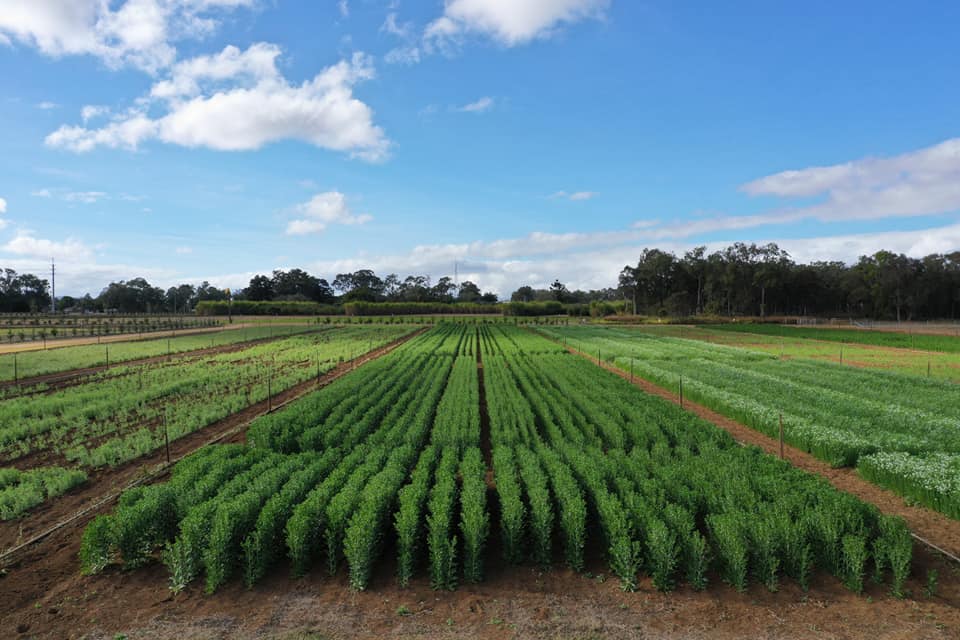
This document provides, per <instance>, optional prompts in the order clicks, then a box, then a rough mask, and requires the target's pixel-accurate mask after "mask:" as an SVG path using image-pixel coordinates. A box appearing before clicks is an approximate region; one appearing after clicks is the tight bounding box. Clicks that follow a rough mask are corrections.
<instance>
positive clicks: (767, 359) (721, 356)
mask: <svg viewBox="0 0 960 640" xmlns="http://www.w3.org/2000/svg"><path fill="white" fill-rule="evenodd" d="M543 331H544V333H546V334H547V335H550V336H552V337H554V338H555V339H557V340H560V341H566V342H567V344H569V345H570V346H573V347H576V348H578V349H580V350H582V351H583V352H585V353H587V354H589V355H590V356H591V357H595V356H596V355H597V354H598V353H599V354H600V356H601V357H602V358H603V359H604V360H606V361H608V362H612V363H614V364H616V365H617V366H618V367H620V368H621V369H623V370H629V371H632V372H633V374H634V375H636V376H639V377H642V378H644V379H646V380H649V381H651V382H654V383H655V384H658V385H661V386H663V387H666V388H668V389H674V390H676V391H678V392H679V387H680V380H681V377H682V379H683V393H684V396H685V397H686V398H689V399H690V400H693V401H695V402H699V403H702V404H704V405H707V406H709V407H711V408H712V409H714V410H716V411H719V412H720V413H723V414H724V415H727V416H729V417H731V418H733V419H735V420H738V421H740V422H743V423H744V424H746V425H748V426H750V427H752V428H754V429H757V430H758V431H761V432H763V433H765V434H767V435H769V436H771V437H778V436H779V421H780V416H781V415H782V416H783V421H784V439H785V440H786V441H787V442H788V443H789V444H791V445H793V446H795V447H798V448H800V449H803V450H804V451H807V452H809V453H811V454H813V455H815V456H816V457H818V458H820V459H821V460H824V461H826V462H829V463H831V464H833V465H835V466H857V465H861V461H871V462H867V463H866V465H864V469H863V471H862V473H863V475H864V476H865V477H867V478H868V479H871V480H875V481H877V482H878V483H879V484H882V485H883V486H886V487H889V488H891V489H893V490H895V491H897V492H899V493H901V494H902V495H906V496H911V497H913V498H914V499H917V500H920V501H922V502H924V504H927V505H929V506H932V507H934V508H938V509H941V510H943V511H944V513H947V514H956V513H957V510H956V507H955V506H950V505H957V504H960V498H958V493H957V487H956V486H955V484H953V483H949V482H944V481H943V480H942V478H943V477H945V475H947V474H946V473H945V472H944V470H943V469H944V466H943V460H944V459H945V458H944V457H943V456H941V454H947V456H948V457H949V458H951V459H952V457H954V456H957V455H960V393H957V390H956V385H955V384H953V383H950V382H946V381H939V380H932V379H929V378H923V377H917V376H909V375H902V374H896V373H891V372H886V371H872V370H867V369H859V368H853V367H843V366H840V365H837V364H832V363H827V362H815V361H812V360H801V359H779V358H777V357H776V356H773V355H767V354H761V353H756V352H750V351H744V350H742V349H736V348H733V347H726V346H720V345H715V344H708V343H704V342H699V341H695V340H683V339H678V338H667V337H656V336H652V335H648V334H645V333H643V332H642V331H631V330H627V329H609V328H594V327H559V328H556V329H554V328H550V329H544V330H543ZM878 452H879V453H898V455H897V456H895V457H894V458H890V457H883V456H881V457H878V458H873V457H871V455H872V454H875V453H878ZM894 460H895V461H896V462H895V463H894V462H893V461H894ZM894 476H901V479H900V480H896V479H895V478H894ZM881 477H882V479H881ZM935 496H936V497H935ZM954 517H956V516H955V515H954Z"/></svg>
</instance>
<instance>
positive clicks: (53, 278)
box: [50, 258, 57, 313]
mask: <svg viewBox="0 0 960 640" xmlns="http://www.w3.org/2000/svg"><path fill="white" fill-rule="evenodd" d="M50 309H51V312H52V313H56V312H57V263H56V262H54V260H53V258H50Z"/></svg>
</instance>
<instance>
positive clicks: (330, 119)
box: [0, 0, 960, 295]
mask: <svg viewBox="0 0 960 640" xmlns="http://www.w3.org/2000/svg"><path fill="white" fill-rule="evenodd" d="M958 19H960V5H957V4H956V3H933V2H930V3H924V2H916V3H909V4H907V3H902V2H852V1H851V2H844V3H836V2H816V1H814V2H806V3H785V2H777V3H771V2H763V1H759V0H758V1H756V2H734V3H723V6H720V5H718V4H717V3H708V2H686V3H674V2H666V1H663V2H639V1H638V2H633V1H631V2H627V1H625V0H447V1H446V2H442V1H432V0H430V1H420V2H413V1H412V0H346V1H344V2H340V1H338V0H330V1H327V2H320V1H317V2H306V1H302V2H292V1H291V2H280V1H279V0H275V1H273V0H112V1H109V2H108V1H107V0H0V78H3V82H2V83H0V130H2V132H3V135H2V136H0V225H2V228H0V263H2V264H3V265H4V266H10V267H13V268H16V269H18V270H21V271H40V270H41V269H45V268H46V267H45V264H46V263H47V262H48V261H49V258H50V257H51V256H55V257H56V258H57V261H58V265H59V267H58V274H59V276H58V282H59V286H58V293H73V294H76V293H83V292H86V291H91V292H93V293H94V294H95V293H97V292H98V291H99V290H100V289H101V288H102V287H103V286H104V285H106V284H107V283H108V282H110V281H111V280H114V279H120V278H130V277H135V276H138V275H142V276H145V277H147V278H148V279H149V280H151V281H152V282H154V283H156V284H159V285H161V286H167V285H170V284H173V283H174V282H179V281H192V282H197V281H199V280H201V279H207V280H210V281H211V282H213V283H215V284H219V285H221V286H231V287H240V286H243V285H244V284H245V283H246V282H247V281H248V280H249V278H250V277H251V276H252V275H253V274H255V273H257V272H269V271H270V270H272V269H274V268H290V267H301V268H304V269H307V270H309V271H310V272H312V273H315V274H317V275H320V276H324V277H327V278H329V279H332V278H333V276H335V275H336V273H338V272H342V271H347V270H354V269H357V268H363V267H370V268H373V269H375V270H377V271H378V272H379V273H381V274H383V275H385V274H386V273H390V272H397V273H399V274H400V275H401V276H403V275H406V274H411V273H415V274H422V273H425V274H429V275H431V276H432V277H433V278H434V279H437V278H439V277H441V276H444V275H452V273H453V267H454V262H458V263H459V265H460V267H459V270H460V276H461V278H469V279H472V280H474V281H476V282H478V283H479V284H480V286H481V287H482V288H483V289H484V290H493V291H497V292H499V293H501V294H506V295H508V294H509V293H510V291H512V290H513V289H514V288H516V287H517V286H519V285H520V284H531V285H534V286H543V285H546V284H548V283H549V282H552V281H553V279H554V278H559V279H561V280H562V281H564V282H566V283H567V284H568V286H570V287H571V288H597V287H602V286H609V285H612V284H614V283H615V281H616V275H617V273H618V271H619V270H620V268H621V267H622V266H623V265H624V264H626V263H628V262H634V261H635V260H636V257H637V255H638V254H639V252H640V250H641V249H642V248H643V247H647V246H659V247H662V248H666V249H671V250H674V251H677V252H682V251H684V250H686V249H688V248H690V247H692V246H695V245H698V244H706V245H708V246H709V247H711V248H713V247H717V246H722V245H724V244H727V243H729V242H733V241H738V240H740V241H755V242H767V241H776V242H779V243H780V244H781V246H783V247H785V248H786V249H787V250H788V251H789V252H790V253H791V254H792V255H793V256H794V258H796V259H798V260H812V259H840V260H847V261H850V260H854V259H856V257H857V256H858V255H860V254H862V253H867V252H873V251H876V250H877V249H880V248H890V249H894V250H897V251H903V252H906V253H910V254H913V255H922V254H925V253H931V252H942V251H950V250H957V249H960V215H958V211H960V138H957V136H958V126H957V125H958V117H960V112H958V109H957V104H960V84H958V83H957V81H956V80H957V76H956V68H957V64H958V62H960V45H958V44H957V42H956V37H955V25H956V24H958Z"/></svg>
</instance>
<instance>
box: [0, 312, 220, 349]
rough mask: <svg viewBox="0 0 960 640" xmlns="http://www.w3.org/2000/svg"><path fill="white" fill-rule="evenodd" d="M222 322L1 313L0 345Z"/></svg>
mask: <svg viewBox="0 0 960 640" xmlns="http://www.w3.org/2000/svg"><path fill="white" fill-rule="evenodd" d="M218 324H220V321H219V320H217V319H212V318H196V317H193V316H184V315H176V316H162V315H148V316H143V315H141V316H137V315H131V316H126V315H61V314H57V315H46V314H8V313H5V314H0V344H3V343H4V342H6V343H7V344H18V343H25V342H43V341H45V340H56V339H57V338H68V337H69V338H77V337H83V336H111V335H114V336H116V335H124V334H142V333H149V332H155V331H175V330H184V329H201V328H208V327H215V326H217V325H218Z"/></svg>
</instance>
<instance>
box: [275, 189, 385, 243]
mask: <svg viewBox="0 0 960 640" xmlns="http://www.w3.org/2000/svg"><path fill="white" fill-rule="evenodd" d="M294 211H295V213H296V215H299V216H301V217H300V218H297V219H295V220H291V221H290V222H289V223H288V224H287V235H291V236H302V235H306V234H309V233H320V232H321V231H324V230H325V229H326V228H327V227H328V226H330V225H332V224H347V225H353V224H365V223H367V222H370V221H371V220H373V216H370V215H368V214H354V213H353V212H352V211H351V210H350V207H349V206H348V205H347V198H346V196H345V195H343V194H342V193H340V192H339V191H327V192H325V193H319V194H317V195H315V196H313V198H311V199H310V200H309V201H307V202H304V203H303V204H299V205H297V206H296V207H295V208H294Z"/></svg>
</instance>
